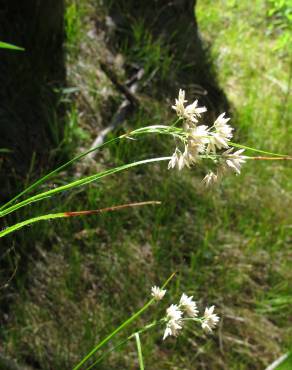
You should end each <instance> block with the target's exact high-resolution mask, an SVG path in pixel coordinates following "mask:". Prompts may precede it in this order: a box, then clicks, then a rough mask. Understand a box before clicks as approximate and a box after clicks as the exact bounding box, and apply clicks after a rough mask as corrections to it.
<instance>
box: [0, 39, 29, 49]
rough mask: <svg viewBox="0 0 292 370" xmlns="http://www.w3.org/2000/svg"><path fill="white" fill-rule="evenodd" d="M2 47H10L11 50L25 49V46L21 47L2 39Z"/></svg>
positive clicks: (0, 45)
mask: <svg viewBox="0 0 292 370" xmlns="http://www.w3.org/2000/svg"><path fill="white" fill-rule="evenodd" d="M0 49H10V50H18V51H24V50H25V49H24V48H21V47H19V46H16V45H12V44H8V42H3V41H0Z"/></svg>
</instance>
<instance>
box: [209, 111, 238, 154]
mask: <svg viewBox="0 0 292 370" xmlns="http://www.w3.org/2000/svg"><path fill="white" fill-rule="evenodd" d="M224 116H225V113H222V114H220V116H219V117H218V118H217V119H216V121H215V122H214V131H213V132H211V133H210V138H209V144H208V148H207V152H214V153H216V148H217V149H222V148H229V143H228V142H229V141H230V139H231V138H232V131H233V128H232V127H231V126H230V125H228V124H227V122H228V121H229V120H230V118H225V117H224Z"/></svg>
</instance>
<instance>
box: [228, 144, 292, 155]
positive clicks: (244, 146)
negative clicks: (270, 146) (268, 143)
mask: <svg viewBox="0 0 292 370" xmlns="http://www.w3.org/2000/svg"><path fill="white" fill-rule="evenodd" d="M228 144H230V145H231V146H234V147H235V148H240V149H247V150H252V151H253V152H257V153H262V154H268V155H273V156H276V157H289V156H287V155H285V154H278V153H272V152H266V151H264V150H260V149H255V148H252V147H249V146H246V145H241V144H237V143H233V142H231V141H229V142H228Z"/></svg>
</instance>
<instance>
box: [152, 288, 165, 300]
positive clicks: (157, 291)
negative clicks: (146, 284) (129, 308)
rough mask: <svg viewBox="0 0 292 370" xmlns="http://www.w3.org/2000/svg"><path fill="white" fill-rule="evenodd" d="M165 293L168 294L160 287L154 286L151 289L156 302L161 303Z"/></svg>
mask: <svg viewBox="0 0 292 370" xmlns="http://www.w3.org/2000/svg"><path fill="white" fill-rule="evenodd" d="M165 293H166V290H164V289H161V288H159V287H158V286H153V287H152V288H151V295H152V297H153V298H154V299H155V300H156V301H161V299H162V298H163V297H164V295H165Z"/></svg>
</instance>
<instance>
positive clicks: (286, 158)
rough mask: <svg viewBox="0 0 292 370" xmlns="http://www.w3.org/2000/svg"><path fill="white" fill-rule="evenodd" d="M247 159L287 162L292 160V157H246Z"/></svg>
mask: <svg viewBox="0 0 292 370" xmlns="http://www.w3.org/2000/svg"><path fill="white" fill-rule="evenodd" d="M245 159H254V160H259V161H279V160H280V161H285V160H290V161H291V160H292V157H288V156H287V157H245Z"/></svg>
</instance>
